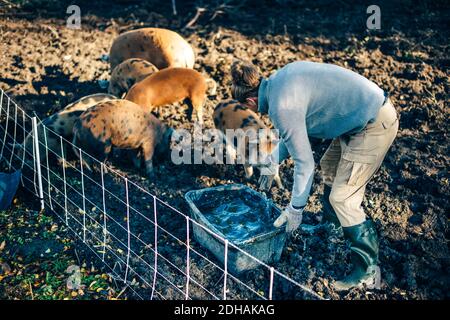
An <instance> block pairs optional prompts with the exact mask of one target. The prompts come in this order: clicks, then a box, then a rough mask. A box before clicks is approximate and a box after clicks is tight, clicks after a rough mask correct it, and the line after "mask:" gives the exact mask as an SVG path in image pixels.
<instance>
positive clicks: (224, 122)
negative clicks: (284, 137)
mask: <svg viewBox="0 0 450 320" xmlns="http://www.w3.org/2000/svg"><path fill="white" fill-rule="evenodd" d="M213 119H214V125H215V127H216V129H219V130H220V131H221V132H222V133H223V138H224V141H225V143H226V144H227V150H230V149H229V147H230V146H232V147H233V148H237V147H238V146H237V145H236V141H227V139H226V130H227V129H232V130H238V129H240V130H242V131H243V133H245V134H246V135H245V141H244V144H242V146H243V147H244V148H245V149H244V150H243V151H242V152H241V153H240V154H241V155H245V161H244V171H245V175H246V177H247V178H250V177H252V176H253V166H252V165H251V164H250V163H249V155H250V152H249V150H248V147H249V143H253V141H249V140H250V137H251V136H252V135H251V134H250V133H251V132H250V131H251V130H253V131H254V132H252V133H253V137H258V138H260V136H259V133H260V130H264V133H265V134H266V136H265V139H262V140H261V141H257V142H258V143H259V145H257V150H258V151H259V152H261V153H263V154H262V155H261V154H260V155H259V156H260V157H261V158H264V157H266V156H268V155H270V154H271V153H272V151H273V150H274V149H275V146H276V144H277V138H276V137H275V135H274V134H273V133H272V132H271V130H270V129H269V128H268V127H267V126H266V125H265V124H264V122H263V121H262V120H261V118H260V117H259V116H258V115H257V114H256V113H255V112H253V111H252V110H250V109H249V108H247V107H246V106H245V105H243V104H241V103H239V102H238V101H236V100H227V101H223V102H221V103H219V104H218V105H217V106H216V108H215V110H214V114H213ZM229 153H230V154H231V155H233V156H235V155H236V152H235V149H234V150H233V151H231V152H229ZM274 180H275V182H276V184H277V185H278V187H279V188H282V187H283V184H282V182H281V178H280V176H279V175H277V176H276V177H275V178H274Z"/></svg>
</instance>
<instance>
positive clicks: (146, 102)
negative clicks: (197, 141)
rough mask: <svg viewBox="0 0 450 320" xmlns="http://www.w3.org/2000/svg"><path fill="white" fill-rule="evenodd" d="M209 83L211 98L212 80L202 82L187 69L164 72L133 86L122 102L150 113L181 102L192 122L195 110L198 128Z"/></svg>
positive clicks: (213, 89) (201, 120)
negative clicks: (136, 105) (210, 85)
mask: <svg viewBox="0 0 450 320" xmlns="http://www.w3.org/2000/svg"><path fill="white" fill-rule="evenodd" d="M210 81H211V82H213V88H212V90H211V91H212V94H214V93H215V82H214V80H212V79H205V77H204V76H203V75H202V74H201V73H200V72H198V71H195V70H192V69H187V68H168V69H163V70H160V71H158V72H155V73H154V74H152V75H150V76H148V77H146V78H145V79H144V80H142V81H140V82H138V83H136V84H135V85H134V86H133V87H131V89H130V91H128V93H127V95H126V96H125V99H126V100H130V101H133V102H134V103H136V104H138V105H140V106H142V107H144V108H146V109H147V110H148V111H149V112H150V111H151V110H153V109H154V108H156V107H159V106H164V105H167V104H172V103H175V102H180V101H183V100H184V101H185V102H186V104H187V105H188V112H187V114H188V117H189V119H190V120H192V111H193V110H195V113H196V115H197V121H198V122H199V123H200V124H201V123H203V106H204V104H205V102H206V90H207V89H208V82H210Z"/></svg>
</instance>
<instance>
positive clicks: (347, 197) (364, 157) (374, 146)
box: [320, 99, 398, 227]
mask: <svg viewBox="0 0 450 320" xmlns="http://www.w3.org/2000/svg"><path fill="white" fill-rule="evenodd" d="M397 131H398V117H397V112H396V110H395V108H394V106H393V105H392V103H391V101H390V100H389V99H387V101H386V102H385V103H384V105H383V106H382V107H381V109H380V111H379V113H378V116H377V118H376V119H375V121H374V122H373V123H369V124H368V125H367V126H366V127H365V128H364V129H363V130H362V131H361V132H359V133H356V134H353V135H345V136H341V137H338V138H335V139H334V140H333V141H332V143H331V145H330V146H329V147H328V149H327V151H326V152H325V154H324V156H323V157H322V159H321V160H320V167H321V173H322V178H323V182H324V183H325V184H326V185H328V186H330V187H331V188H332V189H331V194H330V203H331V205H332V207H333V208H334V210H335V212H336V214H337V217H338V219H339V221H340V222H341V225H342V226H343V227H351V226H354V225H357V224H360V223H362V222H364V221H365V220H366V215H365V213H364V210H363V209H362V207H361V203H362V201H363V197H364V192H365V190H366V185H367V183H368V182H369V180H370V179H371V178H372V177H373V175H374V174H375V173H376V172H377V170H378V169H379V168H380V166H381V163H382V162H383V159H384V157H385V156H386V153H387V151H388V149H389V147H390V146H391V144H392V142H393V141H394V139H395V136H396V135H397Z"/></svg>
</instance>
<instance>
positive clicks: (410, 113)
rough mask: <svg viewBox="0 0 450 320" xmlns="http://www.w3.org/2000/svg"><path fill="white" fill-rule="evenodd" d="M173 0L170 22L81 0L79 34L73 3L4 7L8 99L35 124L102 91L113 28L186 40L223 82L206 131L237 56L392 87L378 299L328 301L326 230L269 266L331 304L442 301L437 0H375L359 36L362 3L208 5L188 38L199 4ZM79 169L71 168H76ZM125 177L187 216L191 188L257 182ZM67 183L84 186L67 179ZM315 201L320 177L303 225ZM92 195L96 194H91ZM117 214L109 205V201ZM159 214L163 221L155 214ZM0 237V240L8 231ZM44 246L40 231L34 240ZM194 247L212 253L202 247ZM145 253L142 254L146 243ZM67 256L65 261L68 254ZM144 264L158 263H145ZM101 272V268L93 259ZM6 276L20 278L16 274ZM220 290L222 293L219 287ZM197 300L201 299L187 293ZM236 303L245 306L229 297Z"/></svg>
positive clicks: (333, 251) (235, 175)
mask: <svg viewBox="0 0 450 320" xmlns="http://www.w3.org/2000/svg"><path fill="white" fill-rule="evenodd" d="M178 2H180V3H178V8H177V9H178V15H177V16H173V14H172V8H171V6H170V1H167V4H161V3H156V2H155V1H146V2H145V3H144V4H142V3H140V2H137V1H116V2H114V3H110V2H107V3H108V4H106V2H105V3H103V2H102V1H97V2H95V4H94V3H92V2H88V1H79V2H78V4H79V5H80V8H81V11H82V28H81V30H71V29H68V28H66V26H65V19H66V18H67V16H68V15H67V14H66V13H65V12H66V8H67V6H68V3H66V2H65V1H58V2H53V1H21V2H19V4H18V5H14V6H13V7H6V6H3V7H2V8H1V11H0V12H1V17H0V46H1V50H0V52H1V55H0V59H1V61H0V62H1V63H0V88H2V89H3V90H5V91H6V92H7V93H8V94H9V95H11V96H13V97H14V99H15V100H16V101H17V102H18V103H19V105H20V106H22V107H23V108H25V109H26V110H28V111H30V112H36V114H37V115H38V116H39V117H41V118H43V117H45V116H46V115H48V114H51V113H53V112H55V111H56V110H59V109H61V108H63V107H64V106H65V105H67V104H68V103H70V102H71V101H73V100H76V99H78V98H80V97H82V96H85V95H88V94H91V93H97V92H104V89H101V88H100V86H99V83H98V81H99V80H107V79H108V77H109V65H108V63H107V62H105V61H104V60H103V59H102V55H104V54H107V53H108V51H109V47H110V45H111V43H112V40H113V39H114V38H115V37H116V36H117V34H119V33H120V32H123V31H125V30H130V29H134V28H139V27H146V26H157V27H166V28H170V29H173V30H176V31H178V32H180V33H181V34H182V35H183V36H185V37H186V39H187V40H188V41H189V42H190V43H191V44H192V46H193V47H194V49H195V52H196V55H197V60H196V65H195V68H196V69H197V70H200V71H202V72H203V73H204V74H208V75H209V76H211V77H213V78H214V79H215V80H216V82H217V83H218V93H217V95H216V96H211V97H210V99H209V101H208V102H207V109H206V115H207V120H206V125H207V126H209V127H212V126H213V123H212V119H211V115H212V110H213V107H214V106H215V105H216V104H217V103H218V102H219V101H220V100H222V99H225V98H229V97H230V91H229V84H230V75H229V68H230V64H231V62H232V60H233V58H234V57H238V58H243V59H250V60H251V61H253V62H254V63H255V64H257V65H258V66H260V68H261V69H262V70H263V72H264V73H265V74H266V75H269V74H270V73H271V72H272V71H274V70H276V69H277V68H280V67H282V66H283V65H285V64H286V63H288V62H291V61H296V60H310V61H320V62H328V63H335V64H338V65H341V66H344V67H347V68H350V69H352V70H354V71H356V72H359V73H361V74H363V75H364V76H366V77H368V78H369V79H372V80H373V81H375V82H376V83H377V84H379V85H380V86H381V87H382V88H384V89H385V90H387V91H389V93H390V95H391V99H392V101H393V103H394V105H395V107H396V108H397V110H398V112H399V113H400V117H401V118H400V130H399V134H398V136H397V139H396V141H395V142H394V145H393V146H392V148H391V150H390V152H389V153H388V155H387V157H386V160H385V162H384V164H383V166H382V168H381V170H380V171H379V173H378V174H377V175H376V176H375V177H374V179H373V180H372V181H371V183H370V184H369V186H368V191H367V197H366V199H365V200H364V207H365V209H366V212H367V214H368V215H369V216H370V217H371V218H372V219H374V221H375V223H376V225H377V228H378V231H379V233H380V236H381V243H380V266H381V272H382V277H383V281H382V286H381V289H380V290H371V291H366V292H364V291H361V290H353V291H351V292H349V293H347V294H341V295H340V294H337V293H336V292H334V291H333V289H332V286H331V283H332V281H333V279H335V278H336V277H340V276H342V275H343V274H344V273H345V272H346V271H347V270H348V265H347V264H346V262H348V259H349V256H348V253H349V251H348V246H347V245H346V243H345V242H344V241H343V240H342V239H341V238H340V237H339V235H338V234H336V233H335V232H333V231H331V230H329V229H327V228H321V229H319V231H318V232H316V233H315V234H309V233H307V232H305V231H299V232H297V233H296V234H295V236H294V237H292V238H291V239H290V240H289V241H288V243H287V245H286V248H285V249H284V252H283V255H282V258H281V261H280V262H278V263H277V264H275V267H276V268H277V269H278V270H280V271H281V272H283V273H285V274H287V275H289V276H290V277H291V278H293V279H294V280H296V281H298V282H300V283H302V284H305V285H307V286H308V287H310V288H311V289H312V290H314V291H315V292H317V293H319V294H320V295H321V296H323V297H325V298H332V299H444V298H449V293H448V287H449V284H450V281H449V280H450V277H449V271H450V270H449V268H450V265H449V258H450V256H449V251H448V238H449V231H448V212H449V191H450V190H449V176H448V160H449V157H448V154H449V150H448V147H449V145H448V130H447V128H448V104H447V102H448V91H449V80H448V68H449V59H448V57H449V52H448V38H449V28H448V18H449V6H448V4H446V2H445V1H425V2H422V3H421V4H416V3H415V2H413V1H379V5H380V7H381V11H382V26H381V30H377V31H367V30H366V24H365V20H366V18H367V14H366V8H367V5H366V4H357V5H355V4H353V3H351V2H350V1H326V0H323V1H314V2H311V3H309V2H306V1H277V2H275V3H271V2H269V1H264V2H260V1H240V2H234V1H232V2H229V3H228V5H227V6H220V4H221V2H220V1H218V2H211V3H203V7H204V8H206V9H207V10H206V11H205V12H204V13H203V14H202V15H201V16H200V18H199V19H198V20H197V21H196V22H195V23H194V24H193V26H192V28H187V29H183V27H184V26H185V25H186V24H187V23H188V22H189V21H190V20H191V19H192V17H193V16H194V14H195V10H196V9H195V7H196V5H198V6H200V5H201V4H200V2H195V1H183V3H182V4H181V1H178ZM1 3H2V2H1ZM2 5H3V3H2ZM399 7H401V10H399ZM158 114H159V116H160V117H161V118H163V119H164V120H165V121H166V122H167V123H169V124H170V125H173V126H175V127H177V128H180V127H183V128H188V129H190V128H191V125H190V124H189V123H188V121H187V120H186V118H185V116H184V107H182V106H175V107H172V108H166V109H160V110H159V113H158ZM328 143H329V142H328V141H314V146H313V149H314V152H315V158H316V160H318V159H320V156H321V155H322V154H323V152H324V151H325V149H326V147H327V145H328ZM114 165H116V166H117V168H120V169H118V170H121V169H123V166H120V165H118V164H114ZM74 166H75V167H76V166H77V163H76V162H74ZM281 170H282V178H283V179H284V181H285V185H286V186H287V190H289V189H290V188H291V187H292V182H293V181H292V170H293V164H292V161H290V160H289V161H287V162H286V163H285V165H283V166H282V169H281ZM55 171H57V170H56V169H55ZM121 172H122V173H124V174H125V175H127V176H129V177H130V179H134V180H135V181H137V182H138V183H139V184H140V185H142V186H144V188H145V189H147V190H148V191H150V192H151V193H153V194H155V195H157V196H158V197H160V198H162V199H163V200H165V201H167V202H168V203H170V204H171V205H172V206H174V207H175V208H178V209H179V210H181V211H183V212H187V211H188V206H187V204H186V202H185V200H184V194H185V192H187V191H189V190H191V189H199V188H203V187H209V186H215V185H221V184H225V183H243V184H246V185H248V186H250V187H252V188H257V180H256V178H253V179H251V180H250V181H247V180H246V179H245V178H244V172H243V169H242V168H241V167H240V166H236V167H234V166H206V165H195V166H194V165H192V166H187V165H180V166H176V165H173V164H172V163H170V162H164V163H163V164H161V165H160V166H158V168H157V179H155V180H153V181H148V180H147V179H145V178H142V177H141V176H140V175H139V174H138V173H137V172H136V171H134V170H133V169H126V168H125V169H124V170H121ZM68 174H69V176H70V177H72V176H71V175H73V176H74V179H75V175H76V171H73V172H72V171H70V170H69V173H68ZM93 179H94V180H95V179H96V178H95V177H94V178H93ZM107 183H109V186H110V188H111V189H112V190H114V192H116V193H118V194H119V193H120V192H123V186H117V179H116V180H114V178H111V179H110V181H107ZM73 185H74V187H75V188H77V187H79V184H78V183H76V182H75V180H74V183H73ZM88 188H89V186H88ZM92 188H95V185H93V187H92ZM287 190H284V191H283V190H278V189H277V188H275V187H274V188H273V189H272V190H271V193H270V194H269V196H270V197H272V199H273V200H274V201H275V203H276V204H277V205H279V206H280V207H282V206H284V205H286V204H287V203H288V201H289V197H290V192H289V191H287ZM322 193H323V185H322V184H321V182H320V175H319V174H318V172H317V174H316V176H315V183H314V185H313V190H312V193H311V197H310V200H309V202H308V206H307V208H306V213H305V219H304V220H305V222H306V223H309V224H317V223H318V222H319V221H320V219H321V211H322V205H321V202H320V198H321V195H322ZM88 194H92V195H93V197H94V198H95V191H94V189H93V190H92V192H88ZM28 199H29V197H28V196H20V197H19V198H18V200H17V201H19V203H20V202H23V203H25V204H28V205H29V206H34V207H33V208H34V210H35V209H36V207H35V204H33V203H30V201H29V200H28ZM97 200H98V199H93V200H92V201H93V202H96V201H97ZM132 201H135V203H136V205H137V206H140V208H145V204H146V202H145V201H142V199H140V200H139V199H132ZM147 201H148V199H147ZM22 206H23V205H22ZM111 206H114V205H113V202H111ZM118 206H119V204H117V205H116V206H115V207H116V208H118ZM15 208H17V207H14V208H13V209H12V210H11V211H10V215H17V217H18V218H19V216H21V215H22V214H23V210H19V208H17V209H15ZM34 212H36V211H34ZM161 212H163V213H164V212H166V211H165V210H164V209H163V208H161ZM122 213H123V212H122ZM92 216H93V217H94V219H100V218H101V217H100V216H99V215H95V214H92ZM166 217H167V219H166V224H167V227H175V228H174V229H177V226H182V225H183V223H184V221H183V220H182V219H181V218H180V217H176V215H175V216H171V215H170V214H169V213H167V214H166ZM136 223H137V222H135V224H134V225H133V227H136V228H140V230H139V232H140V233H142V234H143V239H146V240H148V242H150V241H151V240H150V239H151V235H152V234H145V232H150V233H152V231H151V230H150V231H148V229H146V228H145V226H144V225H138V224H136ZM163 223H164V221H163ZM0 228H1V230H2V236H3V230H5V228H4V226H0ZM61 229H64V228H63V226H61ZM119 229H120V228H118V230H119ZM149 229H151V228H149ZM178 229H179V228H178ZM145 230H147V231H145ZM180 230H181V229H180ZM180 230H178V231H179V233H180V237H181V236H182V235H181V234H182V231H180ZM54 232H56V233H58V232H60V230H55V231H54ZM175 234H177V233H176V232H175ZM40 236H41V235H40V234H39V233H37V234H36V235H34V237H37V238H39V237H40ZM145 237H148V239H147V238H145ZM33 239H34V238H33ZM0 240H1V239H0ZM160 241H161V248H162V250H163V251H162V252H163V253H165V255H166V256H169V257H170V258H171V259H172V261H173V262H174V263H175V264H176V265H179V266H183V263H184V262H183V260H182V257H183V255H185V253H184V252H182V250H179V249H177V246H176V241H175V242H173V241H172V240H170V239H166V240H165V239H164V238H161V240H160ZM0 243H1V241H0ZM171 243H173V246H172V245H170V244H171ZM72 245H73V246H75V245H77V246H78V245H79V246H80V249H79V250H82V249H81V247H82V244H80V243H77V244H72ZM11 246H13V245H11ZM194 246H195V243H194ZM179 247H180V246H178V248H179ZM77 248H78V247H77ZM196 248H197V249H198V250H199V251H200V252H202V253H204V254H207V253H206V252H204V251H201V250H202V249H201V248H198V246H197V247H196ZM136 250H138V249H136ZM139 250H142V252H144V253H147V252H148V248H145V247H142V248H139ZM5 252H8V254H6V253H5ZM11 252H16V251H14V247H11V248H9V250H8V247H7V248H6V249H2V250H0V253H1V254H2V255H1V259H2V261H3V262H7V263H9V264H10V265H12V261H13V260H14V259H15V255H10V253H11ZM68 252H69V254H73V253H72V252H73V251H72V250H68ZM146 256H148V255H146ZM84 259H86V261H89V263H91V261H95V260H93V259H94V258H92V259H91V256H89V254H88V253H87V252H86V255H85V258H84ZM146 263H149V264H152V263H153V260H152V259H149V260H147V261H146ZM95 264H96V266H98V267H99V268H100V267H101V263H98V261H97V262H96V263H95ZM141 267H142V268H143V266H141ZM192 267H193V271H192V274H193V275H194V276H196V277H198V278H199V281H200V282H202V283H204V284H205V285H207V287H211V290H214V286H215V285H216V284H217V283H218V282H220V272H219V271H218V270H213V269H214V268H211V265H210V264H207V263H205V262H204V261H203V260H201V259H198V260H193V263H192ZM137 268H140V267H137ZM161 268H162V270H165V271H166V272H167V274H170V273H171V272H172V273H173V275H172V276H173V279H176V278H177V277H176V274H177V273H176V272H175V271H173V270H170V268H171V267H170V266H168V265H167V266H162V267H161ZM165 268H166V269H165ZM208 268H211V269H208ZM204 270H208V272H206V273H207V275H204V274H205V272H202V271H204ZM10 272H11V275H12V274H14V270H12V271H10ZM266 276H267V273H266V272H265V271H264V270H262V269H258V270H256V271H251V272H248V273H246V274H244V275H242V276H241V277H242V278H241V279H242V280H243V281H244V282H245V283H248V284H249V285H251V286H252V287H253V288H255V289H256V290H263V292H264V289H265V288H266V287H267V286H266V283H265V280H264V281H263V280H262V279H265V278H267V277H266ZM9 278H12V276H10V277H9ZM7 279H8V277H6V278H5V277H3V278H2V280H1V281H0V288H2V289H0V290H3V295H2V296H3V297H7V298H20V297H22V298H28V297H29V296H28V295H27V294H23V295H21V294H20V293H18V292H21V291H15V290H9V289H8V290H7V289H6V286H5V283H7V282H5V281H7ZM149 279H150V280H151V279H152V278H151V276H149ZM137 282H139V279H138V280H137ZM140 282H141V284H142V281H140ZM180 288H183V284H180ZM159 289H160V290H162V291H163V292H164V295H165V296H166V297H167V298H181V297H182V295H181V296H180V293H178V292H176V290H173V289H170V288H168V287H164V285H163V284H161V287H160V288H159ZM182 290H183V289H182ZM119 291H120V290H119ZM216 291H217V290H216ZM215 293H216V292H215ZM217 293H218V294H220V290H218V292H217ZM274 294H275V295H274V296H275V297H276V298H279V299H283V298H307V296H306V295H304V294H303V292H300V291H299V290H298V289H295V288H293V287H292V286H290V285H288V284H286V283H285V282H283V281H281V280H280V281H279V284H278V285H276V287H275V291H274ZM16 295H17V296H16ZM127 295H128V297H129V298H134V297H136V296H135V295H133V293H132V292H128V291H127V292H125V293H124V294H123V295H121V297H127ZM193 296H194V297H196V298H208V296H207V295H204V293H202V291H201V290H197V291H196V289H195V288H193ZM234 297H236V298H252V297H253V296H252V295H248V294H246V291H245V290H243V291H242V292H241V291H239V290H238V289H236V294H235V295H234ZM103 298H108V296H107V295H105V296H103Z"/></svg>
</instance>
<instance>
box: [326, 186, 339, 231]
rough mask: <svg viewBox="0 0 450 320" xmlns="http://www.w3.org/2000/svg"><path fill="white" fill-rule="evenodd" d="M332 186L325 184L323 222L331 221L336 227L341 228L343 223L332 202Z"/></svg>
mask: <svg viewBox="0 0 450 320" xmlns="http://www.w3.org/2000/svg"><path fill="white" fill-rule="evenodd" d="M330 193H331V187H329V186H327V185H325V187H324V188H323V198H322V201H323V218H322V223H331V225H332V226H333V227H334V228H335V229H339V228H341V223H340V222H339V219H338V217H337V215H336V212H335V211H334V209H333V207H332V206H331V203H330Z"/></svg>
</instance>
